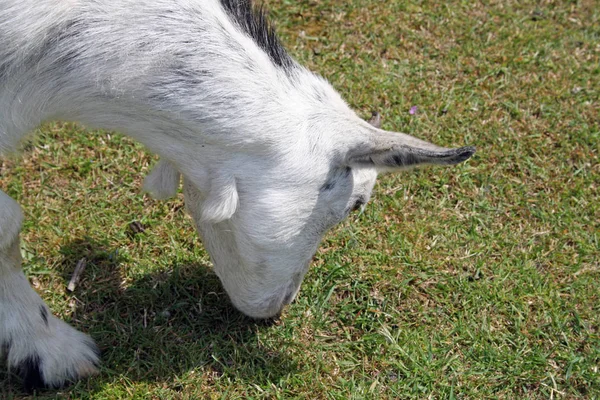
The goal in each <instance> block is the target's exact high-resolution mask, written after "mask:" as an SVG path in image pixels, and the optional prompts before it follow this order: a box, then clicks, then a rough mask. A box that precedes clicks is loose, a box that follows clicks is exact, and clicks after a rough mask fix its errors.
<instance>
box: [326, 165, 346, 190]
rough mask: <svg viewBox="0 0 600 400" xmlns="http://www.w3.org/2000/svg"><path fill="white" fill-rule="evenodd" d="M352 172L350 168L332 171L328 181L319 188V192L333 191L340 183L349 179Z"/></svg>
mask: <svg viewBox="0 0 600 400" xmlns="http://www.w3.org/2000/svg"><path fill="white" fill-rule="evenodd" d="M351 172H352V169H351V168H350V167H345V168H343V169H336V170H333V171H331V172H330V173H329V176H328V177H327V181H326V182H325V183H324V184H323V185H322V186H321V187H320V188H319V190H320V191H321V192H324V191H328V190H331V189H333V188H334V187H335V186H336V185H337V184H338V182H340V181H342V180H345V179H348V177H349V176H350V173H351Z"/></svg>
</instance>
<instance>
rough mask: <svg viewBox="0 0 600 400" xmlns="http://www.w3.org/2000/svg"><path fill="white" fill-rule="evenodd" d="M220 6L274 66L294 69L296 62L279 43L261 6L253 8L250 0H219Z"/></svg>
mask: <svg viewBox="0 0 600 400" xmlns="http://www.w3.org/2000/svg"><path fill="white" fill-rule="evenodd" d="M221 4H222V5H223V8H224V9H225V11H226V12H227V14H228V15H229V17H230V18H231V19H232V20H233V21H234V22H235V23H236V24H237V25H238V26H239V27H240V28H241V29H242V31H244V33H246V34H247V35H248V36H250V37H251V38H252V39H253V40H254V42H255V43H256V44H257V45H258V46H259V47H260V48H261V49H263V50H264V51H265V53H267V55H268V56H269V58H270V59H271V60H272V61H273V62H274V63H275V64H277V65H278V66H280V67H282V68H284V69H286V70H291V69H293V68H294V66H295V65H296V62H295V61H294V60H293V59H292V57H290V55H289V54H288V53H287V51H286V50H285V48H284V47H283V45H282V44H281V42H280V41H279V38H278V37H277V34H276V33H275V30H274V29H273V27H272V26H271V24H269V21H268V20H267V15H266V12H265V9H264V8H263V6H262V5H261V6H255V5H254V4H253V2H252V0H221Z"/></svg>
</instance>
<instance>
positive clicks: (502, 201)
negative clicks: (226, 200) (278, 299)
mask: <svg viewBox="0 0 600 400" xmlns="http://www.w3.org/2000/svg"><path fill="white" fill-rule="evenodd" d="M267 6H268V8H269V9H270V10H271V11H270V15H271V18H272V20H274V21H275V23H276V25H277V27H278V30H279V32H280V34H281V37H282V40H283V42H284V43H285V44H286V46H287V47H288V48H289V49H290V52H291V53H292V54H293V55H294V56H295V57H296V58H298V59H299V60H300V61H301V62H302V63H303V64H305V65H308V66H309V67H310V68H311V69H313V70H314V71H317V72H319V73H320V74H322V75H323V76H325V77H326V78H327V79H329V80H330V81H331V82H332V84H333V85H334V86H335V87H336V88H337V89H338V90H339V91H340V93H341V94H342V95H343V96H344V97H345V98H346V99H348V101H349V103H350V105H351V106H352V107H353V108H355V109H356V110H357V111H358V112H359V113H360V114H361V115H363V116H365V117H368V116H369V113H370V111H371V110H373V109H375V110H378V111H379V112H380V113H381V114H383V116H384V124H383V127H384V128H386V129H389V130H396V131H404V132H407V133H410V134H412V135H415V136H417V137H421V138H424V139H428V140H430V141H434V142H436V143H439V144H441V145H446V146H461V145H465V144H468V145H475V146H477V148H478V152H477V154H476V155H475V156H474V157H473V158H472V159H471V160H469V161H468V162H466V163H464V164H461V165H459V166H457V167H448V168H443V167H437V168H433V167H430V168H421V169H418V170H413V171H409V172H405V173H402V174H398V175H388V176H385V177H382V178H381V179H380V180H379V183H378V185H377V186H376V188H375V192H374V199H373V200H372V201H371V203H370V204H369V205H368V206H367V208H366V209H365V211H364V212H363V213H362V214H354V215H352V216H351V217H350V218H349V219H348V220H347V221H346V222H345V223H343V224H342V225H340V226H339V227H337V228H336V229H334V230H333V231H332V232H330V233H329V234H328V235H327V237H326V239H325V240H324V242H323V243H322V245H321V246H320V249H319V251H318V253H317V255H316V256H315V259H314V262H313V263H312V266H311V269H310V272H309V273H308V275H307V277H306V279H305V282H304V284H303V286H302V290H301V292H300V294H299V297H298V299H297V300H296V302H294V304H292V305H291V306H290V307H288V308H287V309H286V311H285V312H284V313H283V315H282V316H281V318H280V319H279V320H276V321H273V322H270V323H261V322H254V321H252V320H250V319H247V318H245V317H243V316H242V315H240V314H239V313H238V312H236V311H235V310H234V309H233V308H232V306H231V305H230V303H229V301H228V299H227V296H226V294H225V293H224V291H223V289H222V287H221V286H220V284H219V282H218V279H217V278H216V277H215V275H214V274H213V272H212V270H211V265H210V261H209V258H208V256H207V254H206V252H205V251H204V249H203V247H202V244H201V242H200V241H199V240H198V239H197V236H196V234H195V232H194V229H193V227H192V224H191V221H190V219H189V218H188V217H187V216H186V214H185V210H184V207H183V200H182V196H181V194H179V196H178V197H177V198H176V199H173V200H170V201H166V202H160V201H155V200H152V199H150V198H149V197H148V196H146V195H143V194H141V193H140V186H141V180H142V178H143V176H144V175H145V174H146V173H147V172H148V169H149V167H150V166H151V165H152V164H153V163H155V160H156V159H155V157H153V156H152V155H150V154H148V153H147V152H146V151H145V150H144V149H143V148H142V147H141V146H140V145H138V144H135V143H133V142H132V141H130V140H129V139H126V138H123V137H121V136H119V135H118V134H116V133H112V132H110V133H109V132H102V131H85V130H84V128H83V127H81V126H77V125H74V124H72V123H65V122H63V123H58V122H51V123H48V124H45V125H44V126H42V127H41V128H40V129H39V130H38V131H37V133H36V135H35V136H33V138H32V139H31V140H30V141H28V142H26V143H25V144H24V146H23V148H24V151H23V157H22V158H15V159H10V160H5V161H0V188H1V189H2V190H5V191H6V192H7V193H8V194H9V195H11V196H13V197H14V198H15V199H17V200H18V201H19V202H20V203H21V204H22V205H23V208H24V211H25V214H26V224H25V228H24V231H23V235H22V238H23V243H22V253H23V256H24V258H25V262H24V264H25V265H24V268H25V270H26V273H27V275H28V277H29V279H30V280H31V282H32V284H33V286H34V287H35V288H36V289H37V291H38V292H39V293H40V295H41V296H42V297H43V298H44V299H45V300H46V301H47V303H48V304H49V306H50V307H51V309H52V311H53V312H54V313H55V314H56V315H57V316H60V317H61V318H63V319H64V320H66V321H69V322H70V323H71V324H73V325H74V326H75V327H77V328H78V329H81V330H82V331H84V332H87V333H89V334H91V336H92V337H93V338H94V339H95V340H97V342H98V344H99V345H100V347H101V348H102V351H103V364H102V370H101V374H100V375H99V376H97V377H95V378H92V379H88V380H84V381H82V382H79V383H77V384H75V385H73V386H71V387H69V388H67V389H64V390H60V391H43V392H38V393H36V394H34V395H33V396H32V397H31V398H39V399H51V398H61V399H62V398H65V399H132V398H134V399H198V398H214V399H218V398H227V399H235V398H243V399H245V398H307V399H317V398H319V399H320V398H328V399H349V398H354V399H363V398H403V399H404V398H415V399H424V398H432V399H441V398H463V399H483V398H500V399H547V398H551V399H552V398H557V399H558V398H565V399H571V398H573V399H574V398H589V399H594V398H600V371H599V368H600V282H599V281H600V266H599V261H598V260H599V259H600V253H599V247H600V246H599V242H600V234H599V232H600V227H599V221H600V206H599V204H600V194H599V192H598V185H599V183H600V179H599V176H600V164H599V162H598V156H599V154H598V151H599V145H598V143H600V130H599V120H600V118H599V109H600V101H599V89H600V45H599V43H600V3H598V1H595V0H588V1H585V0H583V1H544V0H542V1H511V0H506V1H485V2H467V1H459V0H449V1H445V2H442V3H440V2H437V1H433V0H422V1H379V0H351V1H341V0H336V1H333V0H323V1H314V0H313V1H307V0H279V1H276V0H270V1H267ZM134 221H137V222H139V224H141V226H142V227H143V230H144V231H143V232H140V230H139V229H132V228H131V227H130V224H131V223H132V222H134ZM135 231H137V233H136V232H135ZM83 257H85V258H86V259H87V268H86V270H85V272H84V274H83V279H82V281H81V282H80V283H79V285H78V286H77V287H76V288H75V291H74V292H72V293H71V292H68V291H67V290H66V286H67V283H68V280H69V278H70V276H71V274H72V272H73V270H74V268H75V266H76V264H77V262H78V261H79V260H80V259H81V258H83ZM24 396H25V395H24V394H23V393H22V392H21V387H20V381H19V379H18V378H17V377H15V376H13V375H10V374H9V373H8V372H7V371H6V368H5V367H4V366H2V367H0V397H1V398H2V399H19V398H22V397H24Z"/></svg>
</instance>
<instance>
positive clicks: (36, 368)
mask: <svg viewBox="0 0 600 400" xmlns="http://www.w3.org/2000/svg"><path fill="white" fill-rule="evenodd" d="M40 367H41V361H40V358H39V357H38V356H31V357H27V358H26V359H25V360H23V361H22V362H21V363H19V365H18V366H17V368H16V370H17V372H18V374H19V375H20V376H21V378H22V379H23V386H24V388H25V390H26V391H27V392H29V393H31V392H33V391H34V390H35V389H42V388H44V387H46V385H45V384H44V379H43V377H42V372H41V368H40Z"/></svg>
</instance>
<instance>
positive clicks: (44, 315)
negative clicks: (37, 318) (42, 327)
mask: <svg viewBox="0 0 600 400" xmlns="http://www.w3.org/2000/svg"><path fill="white" fill-rule="evenodd" d="M40 315H41V317H42V319H43V320H44V323H45V324H46V326H48V310H46V307H44V306H40Z"/></svg>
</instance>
